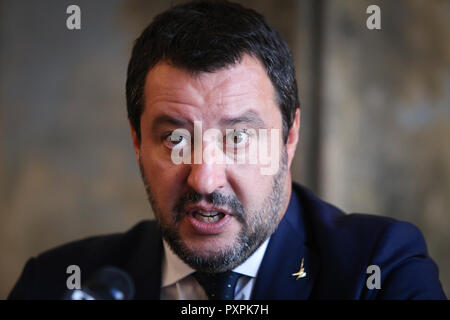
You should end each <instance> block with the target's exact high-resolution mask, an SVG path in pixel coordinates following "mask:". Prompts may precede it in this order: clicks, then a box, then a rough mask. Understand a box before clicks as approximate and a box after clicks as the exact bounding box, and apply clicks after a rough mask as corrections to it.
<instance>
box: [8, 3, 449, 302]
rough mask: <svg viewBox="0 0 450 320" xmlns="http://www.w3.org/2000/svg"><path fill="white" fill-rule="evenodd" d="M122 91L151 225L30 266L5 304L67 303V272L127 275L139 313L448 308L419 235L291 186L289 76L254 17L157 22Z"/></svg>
mask: <svg viewBox="0 0 450 320" xmlns="http://www.w3.org/2000/svg"><path fill="white" fill-rule="evenodd" d="M126 89H127V90H126V91H127V92H126V93H127V106H128V117H129V122H130V127H131V134H132V140H133V146H134V149H135V152H136V159H137V163H138V165H139V168H140V170H141V174H142V178H143V181H144V184H145V187H146V190H147V194H148V198H149V200H150V203H151V205H152V208H153V211H154V213H155V217H156V222H150V221H146V222H142V223H140V224H138V225H137V226H135V227H134V228H133V229H132V230H130V231H128V232H127V233H124V234H116V235H110V236H102V237H95V238H90V239H85V240H82V241H78V242H74V243H71V244H67V245H64V246H62V247H59V248H56V249H53V250H50V251H48V252H46V253H43V254H41V255H39V256H38V257H37V258H32V259H30V260H29V261H28V262H27V264H26V266H25V269H24V271H23V273H22V275H21V277H20V279H19V281H18V283H17V284H16V286H15V287H14V289H13V291H12V292H11V294H10V298H11V299H36V298H41V299H58V298H60V297H62V296H63V294H64V292H65V291H66V290H67V287H66V278H67V274H66V268H67V266H69V265H77V266H79V267H80V269H81V270H82V274H83V277H84V278H89V277H90V276H91V275H92V274H93V273H94V272H95V271H97V270H99V269H100V268H101V267H103V266H107V265H112V266H116V267H119V268H121V269H122V270H124V271H126V272H127V273H128V274H129V275H130V276H131V278H132V280H133V282H134V284H135V287H136V294H135V298H136V299H445V295H444V293H443V291H442V288H441V285H440V282H439V277H438V270H437V267H436V265H435V264H434V262H433V261H432V260H431V259H430V257H429V256H428V254H427V250H426V246H425V242H424V240H423V237H422V235H421V234H420V231H419V230H418V229H417V228H415V227H414V226H412V225H411V224H409V223H405V222H398V221H395V220H393V219H389V218H382V217H375V216H369V215H361V214H353V215H345V214H344V213H343V212H341V211H340V210H339V209H337V208H335V207H333V206H331V205H329V204H327V203H325V202H323V201H321V200H319V199H318V198H316V197H315V196H314V195H313V194H312V193H311V192H309V191H308V190H306V189H305V188H303V187H301V186H299V185H297V184H293V183H292V180H291V175H290V172H289V168H290V166H291V164H292V159H293V157H294V154H295V149H296V146H297V142H298V132H299V126H300V109H299V100H298V94H297V84H296V80H295V72H294V66H293V61H292V57H291V53H290V51H289V49H288V47H287V45H286V43H285V42H284V41H283V40H282V38H281V37H280V36H279V35H278V33H277V32H276V31H274V30H273V29H272V28H271V27H269V26H268V25H267V23H266V22H265V20H264V18H263V17H262V16H261V15H259V14H258V13H256V12H254V11H252V10H249V9H245V8H243V7H241V6H240V5H236V4H231V3H227V2H209V1H196V2H193V3H187V4H184V5H179V6H176V7H173V8H171V9H170V10H168V11H166V12H164V13H162V14H161V15H159V16H157V17H156V18H155V20H154V21H153V22H152V23H151V24H150V25H149V26H148V27H147V28H146V29H145V30H144V31H143V33H142V34H141V36H140V37H139V38H138V39H137V41H136V43H135V46H134V48H133V52H132V56H131V59H130V63H129V67H128V78H127V85H126ZM268 137H270V138H268ZM256 150H257V151H256ZM261 150H263V151H264V152H263V151H261ZM267 153H269V154H270V156H269V157H264V155H267ZM252 159H253V160H254V161H251V160H252ZM368 270H369V271H370V270H372V271H370V272H369V274H368V273H367V271H368ZM372 272H374V274H373V277H372V276H371V274H372ZM369 276H370V277H371V278H370V279H369Z"/></svg>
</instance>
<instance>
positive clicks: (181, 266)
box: [161, 237, 270, 287]
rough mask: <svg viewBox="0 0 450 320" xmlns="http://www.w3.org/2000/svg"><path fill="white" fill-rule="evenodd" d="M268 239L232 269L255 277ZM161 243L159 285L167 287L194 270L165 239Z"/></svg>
mask: <svg viewBox="0 0 450 320" xmlns="http://www.w3.org/2000/svg"><path fill="white" fill-rule="evenodd" d="M269 239H270V237H269V238H268V239H267V240H266V241H264V242H263V243H262V244H261V245H260V246H259V248H258V249H257V250H256V251H255V252H254V253H253V254H252V255H251V256H250V257H248V258H247V260H245V261H244V262H243V263H241V264H240V265H239V266H237V267H236V268H234V269H233V271H234V272H237V273H240V274H243V275H246V276H249V277H252V278H254V277H256V275H257V273H258V270H259V266H260V265H261V261H262V258H263V257H264V253H265V252H266V249H267V245H268V243H269ZM163 245H164V260H163V272H162V282H161V287H167V286H170V285H172V284H174V283H176V282H178V281H180V280H181V279H183V278H185V277H187V276H189V275H190V274H192V273H194V272H195V271H196V270H194V269H192V268H191V267H190V266H188V265H187V264H186V263H184V261H182V260H181V259H180V258H179V257H178V256H177V255H176V254H175V253H174V252H173V251H172V249H171V248H170V246H169V245H168V244H167V242H166V241H165V240H163Z"/></svg>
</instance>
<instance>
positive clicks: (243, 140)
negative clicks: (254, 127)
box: [227, 129, 249, 147]
mask: <svg viewBox="0 0 450 320" xmlns="http://www.w3.org/2000/svg"><path fill="white" fill-rule="evenodd" d="M248 139H249V134H248V132H247V129H239V130H233V131H232V132H230V133H229V134H228V136H227V144H228V145H231V146H235V147H243V146H246V145H247V142H248Z"/></svg>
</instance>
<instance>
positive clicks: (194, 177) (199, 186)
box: [187, 158, 226, 194]
mask: <svg viewBox="0 0 450 320" xmlns="http://www.w3.org/2000/svg"><path fill="white" fill-rule="evenodd" d="M209 159H210V160H209V161H205V159H203V158H202V161H201V163H198V164H196V163H193V164H191V165H190V172H189V176H188V179H187V183H188V185H189V186H190V187H191V188H192V189H194V190H195V191H196V192H197V193H199V194H211V193H213V192H214V191H215V190H217V189H220V188H223V187H224V186H225V184H226V172H225V165H224V164H221V163H218V162H216V161H211V158H209ZM213 160H214V159H213Z"/></svg>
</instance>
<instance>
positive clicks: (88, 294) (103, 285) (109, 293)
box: [65, 266, 134, 300]
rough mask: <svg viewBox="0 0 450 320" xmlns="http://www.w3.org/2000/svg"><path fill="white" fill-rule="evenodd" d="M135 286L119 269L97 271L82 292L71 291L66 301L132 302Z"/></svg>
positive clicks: (106, 268)
mask: <svg viewBox="0 0 450 320" xmlns="http://www.w3.org/2000/svg"><path fill="white" fill-rule="evenodd" d="M133 297H134V284H133V280H132V279H131V277H130V276H129V275H128V274H127V273H126V272H124V271H122V270H120V269H119V268H117V267H112V266H107V267H103V268H101V269H99V270H98V271H96V272H95V273H94V274H93V276H92V277H91V278H90V279H89V280H88V281H87V282H86V283H85V284H84V285H83V286H82V288H81V289H80V290H70V291H68V292H67V293H66V295H65V299H66V300H131V299H133Z"/></svg>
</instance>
